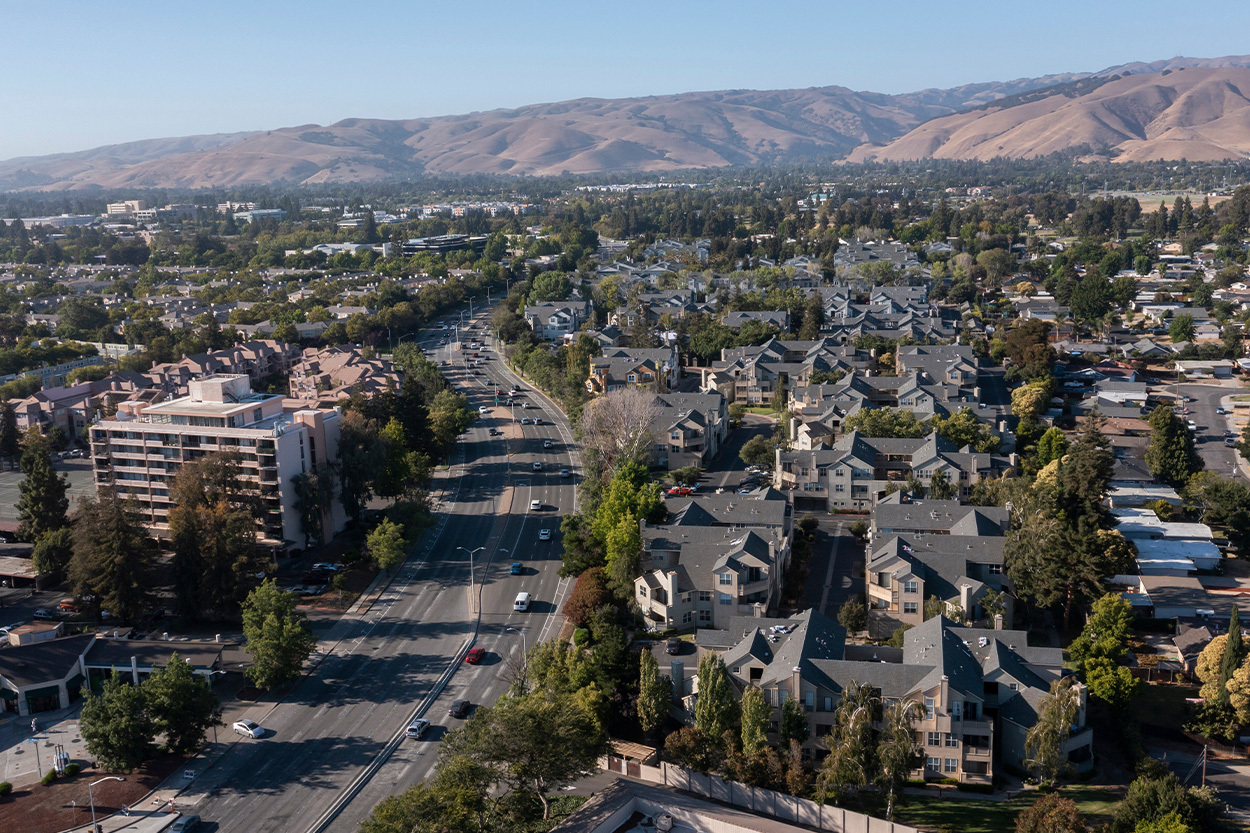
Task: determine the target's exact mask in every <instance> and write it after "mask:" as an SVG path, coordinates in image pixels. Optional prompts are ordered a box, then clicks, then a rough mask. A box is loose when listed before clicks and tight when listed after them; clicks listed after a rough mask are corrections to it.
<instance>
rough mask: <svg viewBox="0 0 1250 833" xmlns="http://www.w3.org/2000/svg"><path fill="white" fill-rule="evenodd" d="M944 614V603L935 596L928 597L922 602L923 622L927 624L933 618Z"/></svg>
mask: <svg viewBox="0 0 1250 833" xmlns="http://www.w3.org/2000/svg"><path fill="white" fill-rule="evenodd" d="M945 613H946V602H944V601H942V600H941V599H939V598H938V597H937V596H930V597H929V598H927V599H925V600H924V620H925V621H926V622H927V621H929V620H930V619H932V618H933V617H934V616H942V615H944V614H945Z"/></svg>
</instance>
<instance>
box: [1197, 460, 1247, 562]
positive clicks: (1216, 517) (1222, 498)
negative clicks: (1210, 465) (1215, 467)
mask: <svg viewBox="0 0 1250 833" xmlns="http://www.w3.org/2000/svg"><path fill="white" fill-rule="evenodd" d="M1184 496H1185V498H1186V500H1187V501H1189V502H1191V503H1193V504H1194V505H1196V506H1198V507H1200V508H1201V509H1202V522H1203V523H1207V524H1211V525H1212V526H1218V527H1222V528H1223V529H1224V530H1225V531H1227V533H1228V537H1229V540H1230V541H1232V542H1233V543H1234V544H1235V545H1236V546H1237V548H1238V549H1239V550H1240V551H1241V552H1243V553H1245V552H1250V486H1248V485H1246V483H1245V481H1243V480H1241V479H1240V478H1238V479H1235V480H1234V479H1232V478H1228V477H1221V476H1220V475H1218V474H1216V473H1215V472H1211V471H1200V472H1198V473H1197V474H1195V475H1194V476H1193V477H1191V478H1189V482H1188V483H1187V484H1185V491H1184Z"/></svg>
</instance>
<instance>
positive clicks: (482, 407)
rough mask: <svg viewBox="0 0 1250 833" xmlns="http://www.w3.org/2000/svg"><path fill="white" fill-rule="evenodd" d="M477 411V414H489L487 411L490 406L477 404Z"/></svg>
mask: <svg viewBox="0 0 1250 833" xmlns="http://www.w3.org/2000/svg"><path fill="white" fill-rule="evenodd" d="M477 412H478V413H479V414H489V413H490V408H487V407H486V406H485V405H478V406H477Z"/></svg>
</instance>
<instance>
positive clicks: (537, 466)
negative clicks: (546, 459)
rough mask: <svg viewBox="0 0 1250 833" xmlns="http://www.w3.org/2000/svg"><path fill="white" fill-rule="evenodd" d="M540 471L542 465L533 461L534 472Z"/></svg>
mask: <svg viewBox="0 0 1250 833" xmlns="http://www.w3.org/2000/svg"><path fill="white" fill-rule="evenodd" d="M542 470H543V464H542V463H540V462H538V461H537V460H536V461H534V471H542Z"/></svg>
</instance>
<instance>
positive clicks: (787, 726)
mask: <svg viewBox="0 0 1250 833" xmlns="http://www.w3.org/2000/svg"><path fill="white" fill-rule="evenodd" d="M809 734H811V727H810V726H809V725H808V723H807V712H806V711H805V710H804V709H803V706H801V705H800V704H799V701H798V700H796V699H795V698H793V697H787V698H786V702H784V703H782V704H781V724H780V726H779V728H778V732H777V735H778V738H779V739H780V740H781V744H782V746H789V745H790V744H791V743H796V742H797V743H798V744H800V745H802V744H803V743H804V742H805V741H806V740H807V737H808V735H809Z"/></svg>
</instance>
